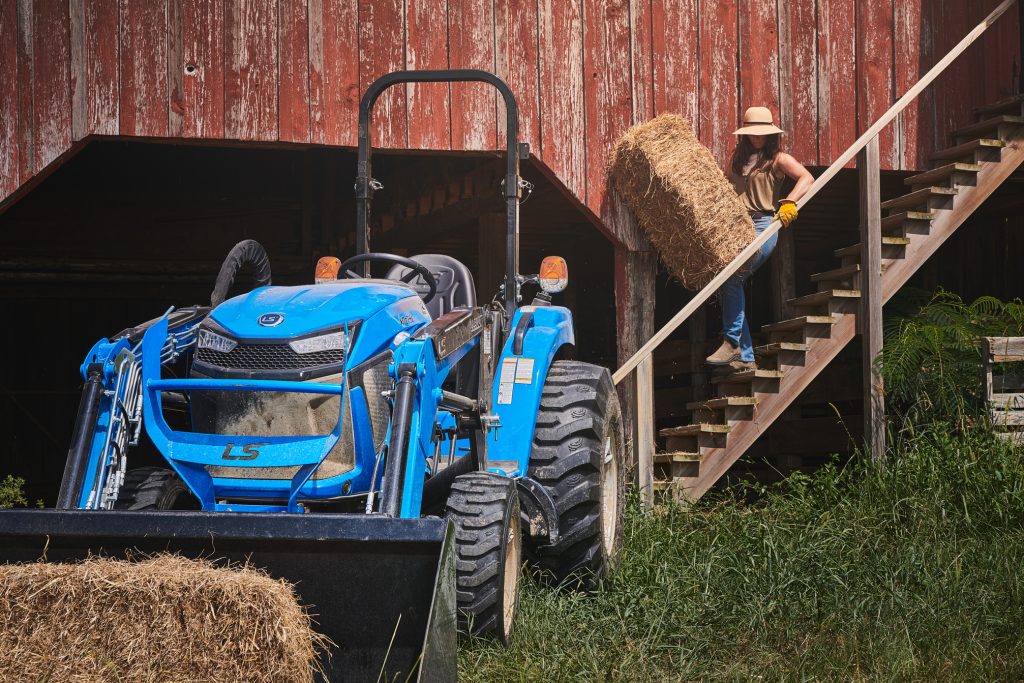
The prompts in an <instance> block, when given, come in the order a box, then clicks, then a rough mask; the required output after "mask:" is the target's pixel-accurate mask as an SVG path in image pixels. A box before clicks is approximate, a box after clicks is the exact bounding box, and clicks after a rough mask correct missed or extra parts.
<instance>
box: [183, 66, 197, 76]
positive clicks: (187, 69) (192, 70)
mask: <svg viewBox="0 0 1024 683" xmlns="http://www.w3.org/2000/svg"><path fill="white" fill-rule="evenodd" d="M195 72H196V65H195V64H186V65H185V73H187V74H194V73H195Z"/></svg>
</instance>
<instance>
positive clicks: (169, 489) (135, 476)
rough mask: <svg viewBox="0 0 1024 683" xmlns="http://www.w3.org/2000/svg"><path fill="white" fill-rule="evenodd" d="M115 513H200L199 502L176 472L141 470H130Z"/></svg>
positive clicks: (149, 468) (156, 469)
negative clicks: (198, 511) (194, 511)
mask: <svg viewBox="0 0 1024 683" xmlns="http://www.w3.org/2000/svg"><path fill="white" fill-rule="evenodd" d="M114 509H115V510H198V509H199V501H198V500H196V498H195V496H193V495H192V491H190V490H189V488H188V486H186V485H185V482H183V481H182V480H181V478H180V477H179V476H178V475H177V473H175V472H174V471H173V470H168V469H165V468H163V467H139V468H137V469H134V470H128V472H127V474H125V476H124V483H123V484H122V485H121V490H120V492H118V494H117V502H116V503H115V504H114Z"/></svg>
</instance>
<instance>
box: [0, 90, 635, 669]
mask: <svg viewBox="0 0 1024 683" xmlns="http://www.w3.org/2000/svg"><path fill="white" fill-rule="evenodd" d="M445 81H482V82H486V83H490V84H492V85H494V86H495V87H496V88H497V89H498V90H499V92H500V93H501V94H502V96H503V97H504V100H505V106H506V111H507V117H508V119H507V135H508V139H507V172H506V175H505V179H504V181H503V192H504V196H505V199H506V205H507V238H508V239H507V243H506V246H507V249H506V260H507V268H506V272H505V276H504V279H503V282H502V283H501V284H500V287H498V292H497V295H496V296H495V298H494V300H493V301H492V302H490V303H488V304H485V305H478V303H477V301H476V299H475V291H476V288H475V286H474V283H473V278H472V275H471V274H470V272H469V270H468V269H467V268H466V267H465V266H464V265H463V264H462V263H460V262H459V261H457V260H456V259H454V258H451V257H449V256H446V255H443V254H421V255H414V256H410V257H403V256H397V255H394V254H387V253H379V252H372V251H370V245H369V242H370V239H369V238H370V235H369V224H370V222H369V214H370V206H371V202H372V198H373V194H374V192H375V191H376V190H378V189H380V185H379V183H378V182H377V181H376V180H374V179H373V176H372V174H371V160H372V158H371V148H370V140H369V130H370V125H369V124H370V114H371V111H372V108H373V105H374V103H375V102H376V100H377V98H378V97H379V95H380V94H381V92H382V91H383V90H384V89H386V88H388V87H390V86H392V85H395V84H400V83H408V82H445ZM517 129H518V114H517V109H516V104H515V101H514V98H513V97H512V93H511V91H510V90H509V88H508V87H507V86H506V85H505V83H504V82H502V81H501V80H500V79H499V78H497V77H496V76H494V75H492V74H489V73H486V72H482V71H468V70H467V71H419V72H416V71H413V72H399V73H394V74H389V75H387V76H384V77H383V78H381V79H379V80H377V81H376V82H375V83H373V84H372V85H371V86H370V88H369V89H368V90H367V92H366V93H365V95H364V97H363V99H362V102H361V105H360V112H359V155H358V174H357V182H356V200H357V207H358V213H357V217H356V220H357V223H356V228H357V231H356V234H357V246H356V254H355V256H353V257H351V258H349V259H347V260H346V261H345V262H343V263H342V262H340V261H339V260H338V259H334V258H330V257H328V258H324V259H321V262H320V263H319V264H317V269H316V277H315V283H314V284H311V285H305V286H292V287H281V286H273V285H272V284H271V272H270V265H269V259H268V257H267V254H266V253H265V251H264V250H263V248H262V247H261V246H260V245H259V244H257V243H256V242H253V241H251V240H246V241H244V242H241V243H239V244H238V245H236V246H235V248H234V249H232V251H231V253H230V254H229V255H228V258H227V259H226V260H225V262H224V266H223V267H222V268H221V272H220V274H219V275H218V278H217V282H216V284H215V288H214V292H213V295H212V296H211V305H210V306H192V307H188V308H181V309H177V310H171V311H168V312H167V313H165V314H164V315H163V316H161V317H159V318H156V319H155V320H151V321H149V322H147V323H144V324H142V325H139V326H137V327H133V328H129V329H126V330H124V331H123V332H121V333H119V334H117V335H114V336H112V337H111V338H109V339H102V340H100V341H99V342H97V343H96V344H95V345H94V346H93V348H92V349H91V350H90V351H89V353H88V355H87V357H86V359H85V362H84V363H83V364H82V367H81V373H82V377H83V379H84V380H85V385H84V390H83V393H82V399H81V403H80V406H79V412H78V417H77V421H76V425H75V431H74V435H73V438H72V443H71V447H70V450H69V453H68V460H67V466H66V469H65V473H64V479H63V483H62V486H61V491H60V496H59V500H58V505H57V509H53V510H8V511H2V512H0V562H30V561H35V560H38V559H40V558H41V557H43V556H44V555H45V559H46V560H47V561H51V562H53V561H59V562H66V561H75V560H78V559H81V558H84V557H86V556H88V555H89V554H103V555H107V556H115V557H117V556H124V555H126V554H127V555H131V554H133V553H136V552H142V553H151V552H162V551H171V552H177V553H181V554H183V555H186V556H190V557H207V558H211V559H214V560H216V561H224V562H231V561H238V562H249V563H251V564H254V565H257V566H260V567H263V568H265V569H266V570H267V571H268V572H269V573H270V574H271V575H272V576H275V577H282V578H285V579H287V580H289V581H291V582H292V583H294V584H295V585H296V589H297V591H298V593H299V596H300V598H301V600H302V602H303V603H304V604H306V605H309V606H310V607H311V610H312V612H313V613H314V614H315V621H316V624H317V628H318V630H319V631H320V632H321V633H323V634H324V635H326V636H328V637H329V638H330V639H331V640H332V641H333V642H334V643H335V644H336V646H337V647H336V649H334V650H333V651H332V653H331V657H330V659H329V661H328V662H327V668H328V672H329V674H328V675H329V678H330V680H354V681H361V680H378V679H379V680H395V679H396V678H397V679H398V680H453V679H454V678H455V650H456V643H457V640H456V632H457V629H460V630H461V631H462V632H465V633H476V634H486V635H489V636H492V637H495V638H497V639H499V640H501V641H503V642H504V641H507V640H508V639H509V637H510V635H511V633H512V628H513V622H514V617H515V612H516V607H517V601H518V577H519V573H520V569H521V566H522V563H523V562H524V561H525V562H529V563H532V564H533V565H535V566H536V567H537V568H539V569H540V570H541V571H542V574H543V576H545V577H547V578H548V579H549V580H550V581H552V582H554V583H557V584H567V583H568V584H571V585H574V586H580V587H582V588H584V589H591V588H593V587H594V586H596V582H597V581H598V580H599V579H600V578H601V577H602V576H603V575H604V574H605V573H606V572H607V571H608V570H609V568H610V567H611V565H612V563H613V561H614V557H615V553H616V549H617V548H618V546H619V544H620V542H621V517H622V505H623V490H622V489H623V469H622V468H621V467H620V466H619V461H618V459H619V457H620V454H621V453H622V452H623V433H622V424H621V414H620V411H619V406H618V401H617V399H616V396H615V392H614V388H613V386H612V382H611V377H610V374H609V372H608V370H607V369H605V368H600V367H597V366H593V365H589V364H586V363H581V362H577V361H574V360H569V359H570V358H572V357H573V348H574V344H575V338H574V333H573V322H572V314H571V313H570V311H568V310H567V309H566V308H564V307H561V306H556V305H552V303H551V298H552V297H551V295H552V294H555V293H557V292H560V291H562V290H563V289H564V288H565V286H566V283H567V281H568V280H567V278H568V273H567V268H566V265H565V261H564V260H562V259H560V258H558V257H548V258H547V259H545V260H544V263H543V264H541V268H540V273H539V274H538V275H532V276H523V275H520V274H519V213H518V211H519V202H520V199H521V191H522V190H521V187H522V182H521V178H520V176H519V160H520V159H521V158H525V155H526V154H527V153H528V148H527V147H526V145H521V144H519V143H518V142H517ZM374 265H376V266H377V268H378V270H382V271H384V272H383V276H380V277H372V276H371V267H372V266H374ZM243 268H248V269H250V270H252V272H253V285H254V287H253V288H252V290H251V291H249V292H247V293H244V294H241V295H239V296H235V297H233V298H230V299H227V298H226V296H227V293H228V291H229V290H230V288H231V286H232V284H233V283H234V281H235V279H236V276H237V275H238V273H239V272H241V270H242V269H243ZM527 282H530V283H533V285H534V286H535V287H536V289H537V290H538V292H537V294H536V295H535V297H534V299H533V300H532V302H531V303H530V304H529V305H521V304H522V302H521V297H522V286H523V285H524V284H525V283H527ZM494 284H495V285H496V286H498V283H494Z"/></svg>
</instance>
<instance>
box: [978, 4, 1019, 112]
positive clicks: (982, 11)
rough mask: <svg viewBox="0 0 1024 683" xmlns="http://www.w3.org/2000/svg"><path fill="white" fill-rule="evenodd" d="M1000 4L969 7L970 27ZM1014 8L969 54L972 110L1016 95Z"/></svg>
mask: <svg viewBox="0 0 1024 683" xmlns="http://www.w3.org/2000/svg"><path fill="white" fill-rule="evenodd" d="M999 2H1000V0H979V1H978V2H975V3H971V5H970V8H971V15H970V26H971V27H973V26H974V25H976V24H978V23H979V22H981V21H982V20H983V19H984V18H985V17H986V16H988V14H989V13H990V12H992V10H994V9H995V8H996V6H997V5H999ZM1018 9H1019V5H1014V6H1013V7H1011V8H1010V9H1009V10H1007V12H1006V13H1005V14H1004V15H1003V16H1002V17H1000V19H999V21H998V22H997V23H996V24H995V25H994V26H992V27H991V28H990V29H989V30H988V31H986V32H985V34H984V35H983V36H981V38H979V39H978V42H977V43H975V44H974V45H973V46H972V47H971V49H970V51H969V53H968V58H969V59H970V65H971V70H972V72H973V73H974V74H976V75H977V76H978V78H976V79H975V81H974V85H975V91H974V94H975V99H974V104H975V106H981V105H984V104H990V103H992V102H997V101H999V100H1002V99H1005V98H1007V97H1009V96H1010V95H1012V94H1014V93H1015V92H1016V87H1017V78H1016V73H1014V71H1015V69H1018V68H1019V67H1020V36H1019V23H1018V15H1017V11H1018Z"/></svg>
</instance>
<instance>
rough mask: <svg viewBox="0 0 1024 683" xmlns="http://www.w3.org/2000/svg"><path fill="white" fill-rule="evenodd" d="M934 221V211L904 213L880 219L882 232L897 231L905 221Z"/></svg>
mask: <svg viewBox="0 0 1024 683" xmlns="http://www.w3.org/2000/svg"><path fill="white" fill-rule="evenodd" d="M933 220H935V212H934V211H904V212H903V213H894V214H890V215H888V216H883V217H882V232H886V231H888V230H898V229H900V228H902V227H903V223H904V222H905V221H920V222H922V223H925V222H930V221H933Z"/></svg>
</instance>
